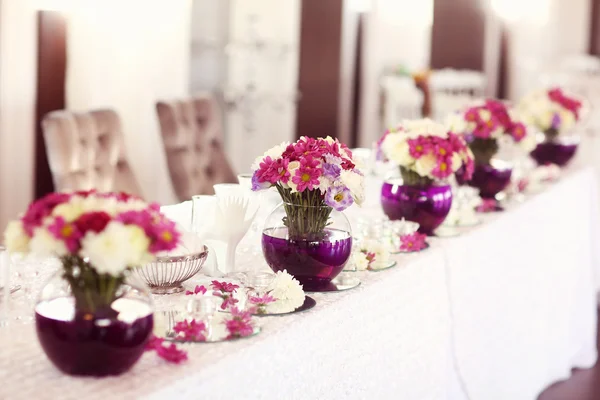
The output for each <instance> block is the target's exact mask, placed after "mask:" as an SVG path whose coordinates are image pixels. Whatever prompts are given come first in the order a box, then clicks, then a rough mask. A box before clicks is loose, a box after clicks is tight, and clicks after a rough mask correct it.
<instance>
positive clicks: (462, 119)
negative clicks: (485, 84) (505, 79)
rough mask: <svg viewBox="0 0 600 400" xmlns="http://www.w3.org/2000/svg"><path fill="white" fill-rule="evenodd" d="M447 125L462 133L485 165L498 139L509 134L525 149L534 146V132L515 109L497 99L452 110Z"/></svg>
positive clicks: (479, 160)
mask: <svg viewBox="0 0 600 400" xmlns="http://www.w3.org/2000/svg"><path fill="white" fill-rule="evenodd" d="M447 126H448V129H450V130H451V131H452V132H455V133H459V134H461V135H463V136H464V137H465V138H466V140H467V142H468V143H469V147H470V148H471V150H472V151H473V154H474V156H475V162H477V164H480V165H487V164H489V163H490V160H491V159H492V157H494V155H496V153H497V152H498V150H499V140H502V139H503V138H509V140H512V141H513V142H515V143H517V144H519V146H520V147H521V148H523V150H524V151H526V152H529V151H531V150H533V149H534V148H535V136H534V135H533V133H532V132H530V130H529V129H528V128H527V126H526V125H525V124H524V123H523V122H522V121H521V120H520V119H519V118H518V116H517V113H516V112H515V110H513V109H512V108H511V107H509V106H508V105H507V104H505V103H504V102H502V101H499V100H490V99H488V100H485V101H483V102H482V103H478V104H475V105H472V106H470V107H467V108H466V109H464V110H462V111H459V112H457V113H453V114H451V115H450V116H449V117H448V121H447Z"/></svg>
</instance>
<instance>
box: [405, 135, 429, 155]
mask: <svg viewBox="0 0 600 400" xmlns="http://www.w3.org/2000/svg"><path fill="white" fill-rule="evenodd" d="M429 151H430V145H429V143H428V141H427V138H425V137H423V136H420V137H418V138H416V139H409V140H408V152H409V153H410V155H411V157H413V158H415V159H419V158H421V156H422V155H423V154H425V153H428V152H429Z"/></svg>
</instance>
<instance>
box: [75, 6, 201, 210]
mask: <svg viewBox="0 0 600 400" xmlns="http://www.w3.org/2000/svg"><path fill="white" fill-rule="evenodd" d="M93 4H94V7H91V6H90V3H87V5H85V4H81V3H80V6H79V7H74V8H73V12H72V13H71V15H70V24H69V27H68V38H67V39H68V54H67V57H68V65H69V67H68V71H67V107H68V108H69V109H73V110H87V109H93V108H101V107H110V108H114V109H115V110H116V111H117V112H118V113H119V115H120V116H121V120H122V123H123V133H124V136H125V145H126V148H127V152H128V155H129V161H130V163H131V166H132V168H133V171H134V173H135V176H136V178H137V180H138V181H139V183H140V185H141V187H142V191H143V192H144V196H145V198H146V199H148V200H153V201H158V202H161V203H172V202H174V201H175V196H174V194H173V189H172V186H171V181H170V178H169V174H168V169H167V164H166V156H165V154H164V148H163V144H162V139H161V136H160V129H159V125H158V120H157V117H156V112H155V108H154V107H155V103H156V101H157V100H161V99H167V100H170V99H173V98H180V97H184V96H187V95H188V90H189V77H190V73H189V69H190V22H191V2H190V1H188V0H177V1H173V0H154V1H143V0H127V1H121V0H104V1H102V2H94V3H93ZM141 10H143V12H142V11H141Z"/></svg>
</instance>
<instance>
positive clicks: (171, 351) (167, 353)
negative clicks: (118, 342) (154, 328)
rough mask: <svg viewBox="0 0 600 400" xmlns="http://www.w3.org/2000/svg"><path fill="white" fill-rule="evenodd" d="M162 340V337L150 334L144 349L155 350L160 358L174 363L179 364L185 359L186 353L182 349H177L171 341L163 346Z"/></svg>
mask: <svg viewBox="0 0 600 400" xmlns="http://www.w3.org/2000/svg"><path fill="white" fill-rule="evenodd" d="M164 341H165V340H164V339H161V338H157V337H156V336H154V335H152V336H151V337H150V340H148V343H146V347H145V348H144V349H145V350H146V351H156V354H157V355H158V356H159V357H160V358H162V359H163V360H165V361H168V362H171V363H174V364H179V363H181V362H182V361H185V360H187V353H186V352H185V351H184V350H180V349H178V348H177V346H175V344H173V343H172V344H171V345H170V346H167V347H165V346H164Z"/></svg>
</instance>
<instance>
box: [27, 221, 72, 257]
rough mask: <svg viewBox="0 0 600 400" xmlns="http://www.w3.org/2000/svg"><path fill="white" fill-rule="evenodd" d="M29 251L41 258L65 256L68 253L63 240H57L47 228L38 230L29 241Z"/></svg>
mask: <svg viewBox="0 0 600 400" xmlns="http://www.w3.org/2000/svg"><path fill="white" fill-rule="evenodd" d="M29 249H30V251H31V253H34V254H36V255H38V256H40V257H52V256H58V257H61V256H64V255H65V254H67V253H68V251H67V247H66V246H65V243H64V242H63V241H62V240H59V239H56V238H55V237H54V236H52V234H51V233H50V232H48V229H47V228H45V227H42V228H36V229H35V230H34V231H33V237H32V238H31V240H30V241H29Z"/></svg>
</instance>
